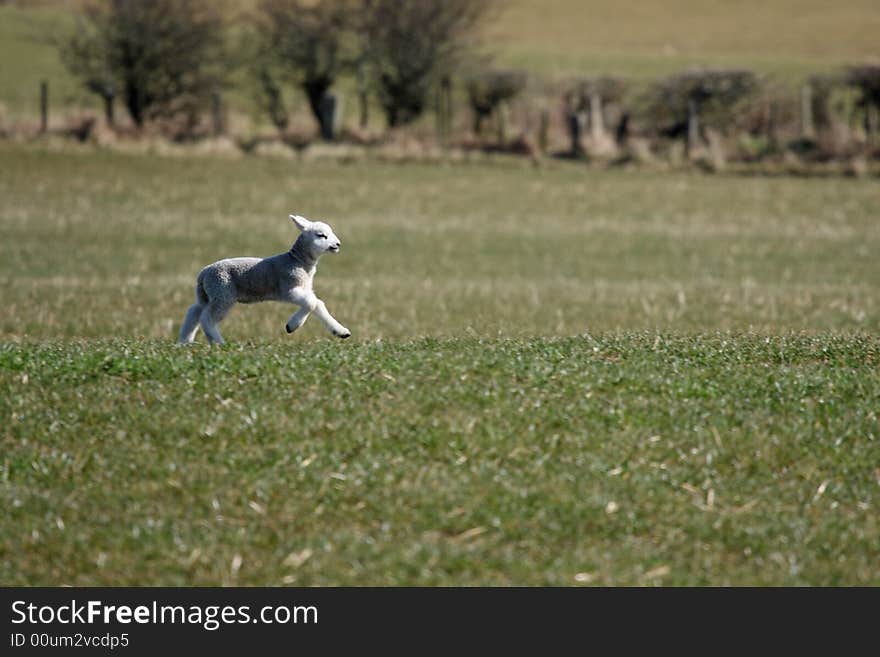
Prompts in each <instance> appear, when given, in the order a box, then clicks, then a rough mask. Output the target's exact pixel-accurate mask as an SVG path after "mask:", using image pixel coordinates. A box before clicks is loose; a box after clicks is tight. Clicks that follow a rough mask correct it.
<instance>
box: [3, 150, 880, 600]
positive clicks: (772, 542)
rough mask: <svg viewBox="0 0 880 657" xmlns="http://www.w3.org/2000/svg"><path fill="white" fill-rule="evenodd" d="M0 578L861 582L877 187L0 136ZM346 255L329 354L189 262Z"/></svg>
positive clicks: (870, 558) (871, 565)
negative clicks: (214, 300)
mask: <svg viewBox="0 0 880 657" xmlns="http://www.w3.org/2000/svg"><path fill="white" fill-rule="evenodd" d="M0 172H2V173H0V284H2V290H3V292H2V302H3V308H4V311H5V312H4V313H3V315H2V316H0V340H2V344H0V417H2V418H3V425H2V426H3V430H2V434H0V436H2V437H0V504H2V505H3V507H4V509H6V510H7V512H6V513H5V514H4V515H3V517H2V519H0V581H2V582H3V583H4V584H114V585H123V584H230V583H239V584H284V583H295V584H301V585H310V584H489V583H491V584H565V585H568V584H589V583H602V584H639V583H642V584H653V583H663V584H728V583H730V584H875V585H876V584H878V583H880V574H878V568H877V563H878V558H880V549H878V545H880V528H878V523H877V514H876V509H877V503H878V487H880V470H878V469H877V467H878V463H880V447H878V418H877V409H878V408H880V369H878V365H880V342H878V339H877V338H876V333H877V329H878V327H880V304H878V299H880V296H878V292H880V268H878V267H877V265H876V253H877V250H878V246H880V244H878V242H880V224H878V222H877V214H876V212H877V207H878V201H880V191H878V187H877V184H876V182H873V181H868V180H849V179H839V178H838V179H809V180H807V179H794V178H750V177H736V176H705V175H699V174H694V173H689V174H688V173H681V174H679V173H650V172H640V173H638V174H633V173H628V172H625V171H595V170H591V171H589V172H587V171H586V170H585V169H584V168H583V167H581V166H576V165H568V164H565V163H556V164H551V165H549V166H545V167H542V168H538V169H535V168H532V167H530V166H528V165H524V164H520V163H519V162H510V161H507V160H499V161H495V162H480V163H477V162H474V163H470V164H467V163H463V164H460V165H458V166H454V167H453V166H419V165H408V166H401V165H393V164H382V163H378V162H367V163H352V164H347V165H346V164H340V163H331V162H320V161H304V162H290V161H286V160H273V159H269V158H244V159H208V158H200V157H187V158H169V157H158V156H154V155H140V156H135V155H122V154H118V153H115V154H114V153H108V152H100V151H95V150H92V149H81V150H79V149H73V150H70V149H65V150H64V151H61V152H52V151H50V150H45V149H40V148H36V147H32V146H31V147H22V146H12V145H8V144H6V145H0ZM290 211H298V212H301V213H304V214H306V215H309V216H313V217H316V218H317V217H320V218H325V219H327V220H328V221H329V222H330V223H332V224H333V226H334V228H336V230H337V233H338V234H339V235H340V237H341V239H342V242H343V249H342V253H341V254H340V255H339V256H337V257H332V258H331V257H328V258H326V259H324V260H322V262H321V265H320V271H319V276H318V291H319V293H320V294H321V295H322V296H323V297H324V298H325V299H326V301H327V303H328V306H329V307H330V309H331V311H332V312H334V314H336V315H337V316H338V317H339V319H340V320H341V321H342V322H343V323H345V324H346V325H347V326H348V327H349V328H351V329H352V331H353V332H354V337H353V338H352V339H351V340H350V341H346V342H339V341H336V340H331V339H330V338H328V337H325V336H326V334H325V333H324V332H323V331H322V329H321V327H320V326H319V325H318V324H317V323H316V322H315V320H314V319H312V320H310V321H309V323H308V324H307V325H306V326H305V327H304V329H303V330H302V332H301V333H297V334H295V335H294V336H287V335H286V333H284V331H283V324H284V322H285V320H286V318H287V317H288V315H289V314H290V312H291V311H292V308H289V307H284V306H280V305H275V304H264V305H261V306H252V307H247V308H239V309H236V310H234V311H233V314H232V316H231V317H230V318H229V320H227V322H225V323H224V324H223V330H224V334H225V336H226V338H227V339H228V340H229V341H230V342H231V344H230V345H229V346H227V347H224V348H222V349H221V348H217V349H209V348H207V347H206V346H204V345H203V344H202V345H197V346H195V347H194V348H193V349H190V350H181V349H179V348H176V347H175V346H173V344H172V341H173V338H174V335H175V332H176V330H177V327H178V322H179V321H180V319H181V318H182V316H183V313H184V311H185V309H186V307H187V305H188V304H189V303H190V302H191V298H192V285H193V279H194V276H195V274H196V272H197V271H198V269H199V268H200V267H201V266H203V265H204V264H206V263H208V262H210V261H212V260H214V259H216V258H219V257H223V256H230V255H242V254H252V255H269V254H272V253H275V252H279V251H281V250H283V249H286V248H287V246H288V245H289V243H290V241H291V240H292V239H293V237H294V231H293V228H292V226H291V225H290V223H289V222H288V221H287V219H286V216H287V213H288V212H290Z"/></svg>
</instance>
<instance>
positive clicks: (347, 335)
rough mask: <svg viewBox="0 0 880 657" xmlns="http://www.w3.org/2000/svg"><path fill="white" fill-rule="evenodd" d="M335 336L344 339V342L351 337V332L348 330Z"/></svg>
mask: <svg viewBox="0 0 880 657" xmlns="http://www.w3.org/2000/svg"><path fill="white" fill-rule="evenodd" d="M335 335H336V337H337V338H342V339H343V340H345V339H346V338H350V337H351V331H349V330H348V329H345V330H344V331H342V332H341V333H336V334H335Z"/></svg>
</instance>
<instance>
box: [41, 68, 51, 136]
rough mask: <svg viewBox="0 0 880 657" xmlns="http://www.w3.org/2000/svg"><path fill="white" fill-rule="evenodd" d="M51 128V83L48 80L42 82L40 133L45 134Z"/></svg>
mask: <svg viewBox="0 0 880 657" xmlns="http://www.w3.org/2000/svg"><path fill="white" fill-rule="evenodd" d="M48 129H49V83H48V82H47V81H46V80H43V81H42V82H40V133H41V134H45V133H46V131H47V130H48Z"/></svg>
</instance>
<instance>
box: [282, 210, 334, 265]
mask: <svg viewBox="0 0 880 657" xmlns="http://www.w3.org/2000/svg"><path fill="white" fill-rule="evenodd" d="M290 220H291V221H292V222H293V223H295V224H296V227H297V228H299V229H300V230H301V231H302V234H301V235H300V236H299V239H298V240H297V242H301V243H302V245H303V247H305V248H306V249H308V250H309V252H311V254H312V255H313V256H315V257H316V258H317V257H318V256H321V255H323V254H325V253H339V248H340V247H341V246H342V242H340V241H339V238H338V237H336V233H334V232H333V229H332V228H330V226H329V225H327V224H325V223H324V222H323V221H309V220H308V219H306V218H305V217H300V216H299V215H295V214H292V215H290Z"/></svg>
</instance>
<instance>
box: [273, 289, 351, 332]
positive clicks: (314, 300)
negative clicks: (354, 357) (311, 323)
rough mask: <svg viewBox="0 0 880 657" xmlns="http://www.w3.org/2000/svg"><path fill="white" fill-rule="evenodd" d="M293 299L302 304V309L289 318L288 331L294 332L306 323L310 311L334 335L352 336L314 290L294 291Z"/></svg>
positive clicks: (299, 304)
mask: <svg viewBox="0 0 880 657" xmlns="http://www.w3.org/2000/svg"><path fill="white" fill-rule="evenodd" d="M291 301H292V302H293V303H295V304H296V305H298V306H300V309H299V310H297V311H296V312H295V313H294V314H293V315H291V317H290V319H289V320H287V326H286V328H287V332H288V333H293V332H294V331H295V330H296V329H298V328H299V327H300V326H302V325H303V324H304V323H305V321H306V319H308V317H309V314H310V313H315V314H316V315H317V316H318V319H320V320H321V321H322V322H323V323H324V326H326V327H327V329H328V330H329V331H330V332H331V333H332V334H333V335H335V336H337V337H339V338H343V339H345V338H348V337H350V336H351V331H349V330H348V329H347V328H345V327H344V326H343V325H342V324H340V323H339V322H338V321H336V319H335V318H334V317H333V315H331V314H330V311H328V310H327V306H326V305H325V304H324V302H323V301H321V300H320V299H319V298H318V297H317V296H316V295H315V293H314V292H298V291H297V292H294V293H293V294H292V295H291Z"/></svg>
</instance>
